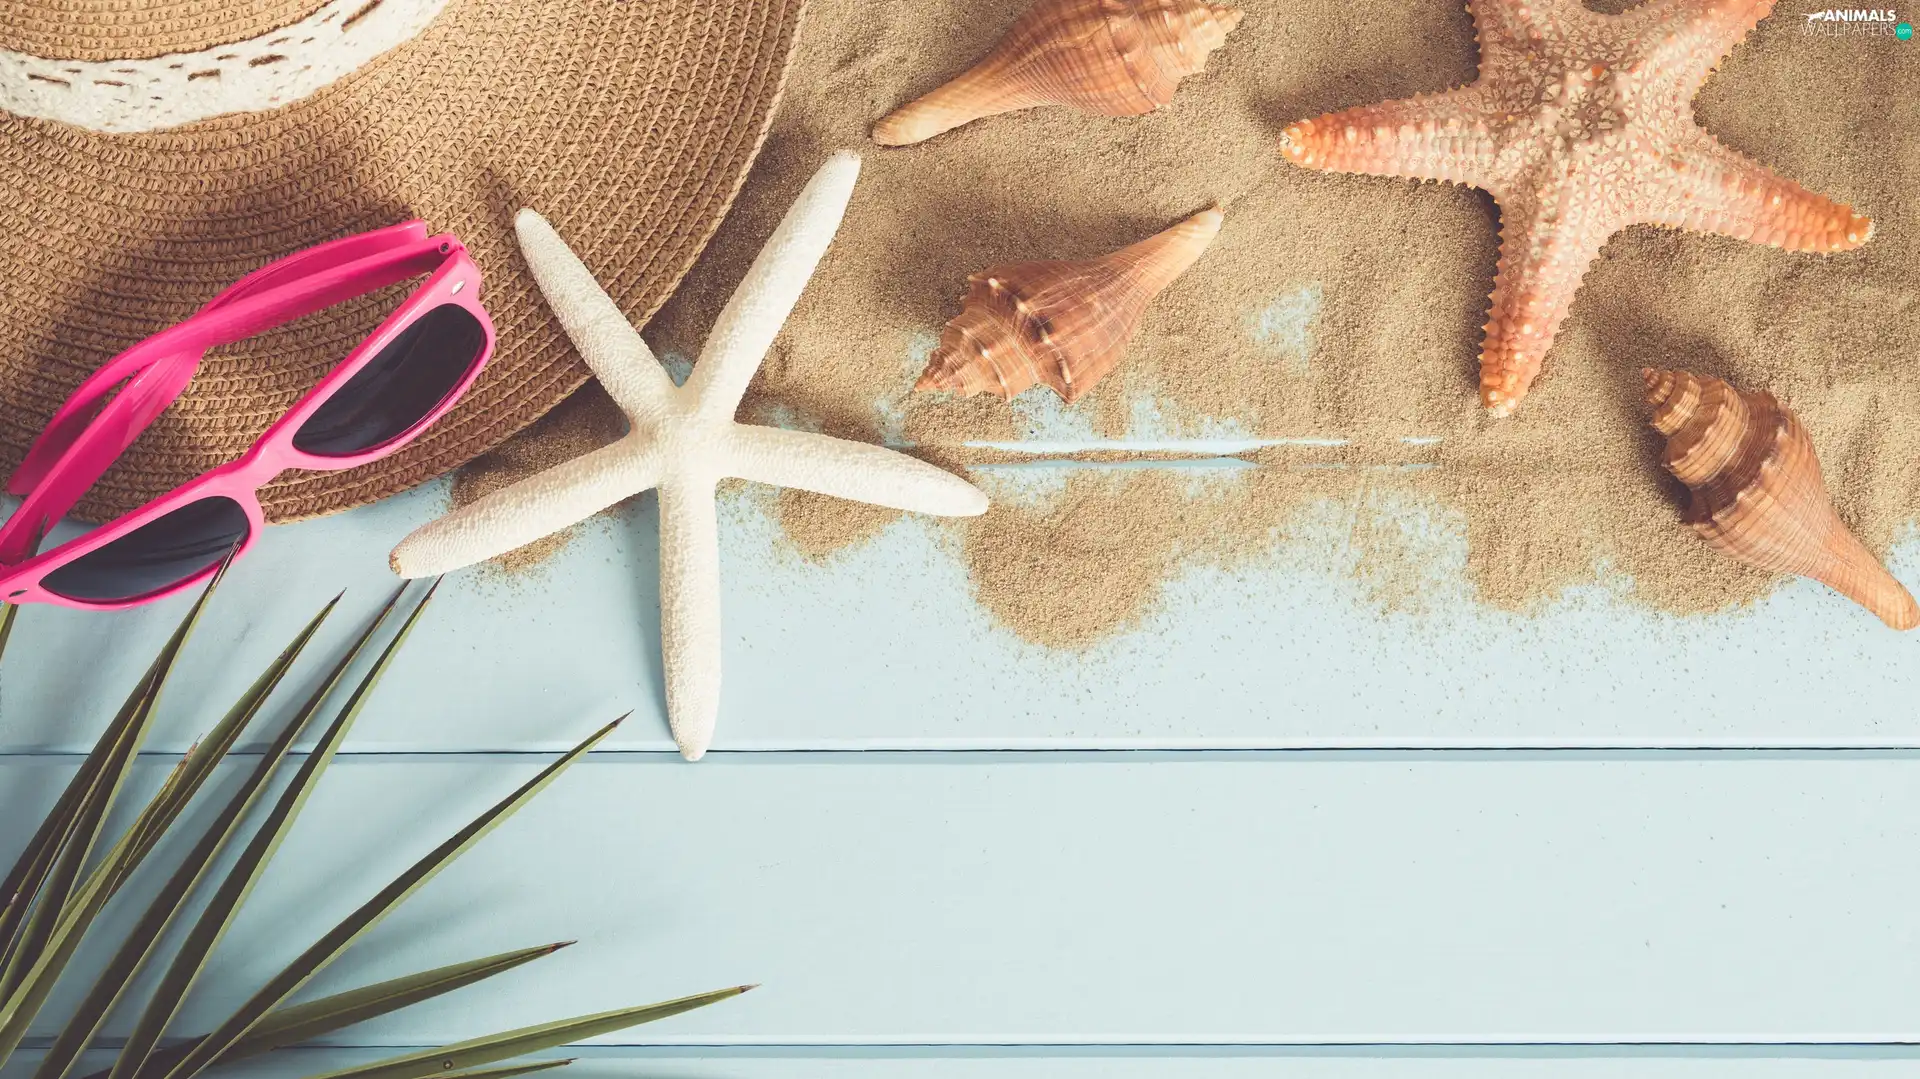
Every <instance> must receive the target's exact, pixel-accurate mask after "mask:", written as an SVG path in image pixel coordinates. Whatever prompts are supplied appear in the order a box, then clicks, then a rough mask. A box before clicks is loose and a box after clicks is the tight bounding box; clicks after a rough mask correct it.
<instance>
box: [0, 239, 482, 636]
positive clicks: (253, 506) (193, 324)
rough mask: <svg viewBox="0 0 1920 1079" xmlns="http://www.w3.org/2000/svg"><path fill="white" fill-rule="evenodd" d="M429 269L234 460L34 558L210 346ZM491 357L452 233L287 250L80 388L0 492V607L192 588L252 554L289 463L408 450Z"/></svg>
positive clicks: (122, 598) (350, 463) (473, 278)
mask: <svg viewBox="0 0 1920 1079" xmlns="http://www.w3.org/2000/svg"><path fill="white" fill-rule="evenodd" d="M421 274H426V275H428V276H427V279H426V281H424V282H423V283H421V284H420V286H419V287H418V288H416V289H414V291H413V294H412V295H411V296H409V297H407V299H406V301H405V302H404V303H402V304H401V305H400V306H399V308H398V309H396V310H395V311H394V312H393V313H392V314H391V315H388V316H387V319H386V321H385V322H382V323H381V324H380V326H379V328H378V329H376V330H374V331H373V334H372V335H371V336H370V337H368V338H367V339H366V340H365V341H363V342H362V343H361V344H360V346H359V347H358V348H355V349H354V350H353V352H352V353H351V354H349V355H348V356H347V358H346V359H345V360H344V361H342V362H341V364H340V365H339V366H338V367H335V368H334V369H333V371H332V372H331V373H329V374H328V375H327V377H326V378H324V379H322V380H321V382H320V384H319V385H318V386H315V387H314V388H313V390H312V391H311V392H309V393H308V394H307V395H306V396H305V397H303V398H301V399H300V403H299V404H297V405H295V406H293V408H292V410H290V411H289V412H288V413H287V414H286V415H285V416H282V417H281V418H280V419H279V420H277V421H275V422H274V424H273V426H271V427H269V428H267V431H266V433H265V434H263V435H261V436H260V438H259V439H258V440H257V441H255V442H254V444H253V446H252V448H250V449H248V450H247V452H246V453H245V454H243V455H242V456H241V457H240V458H239V459H238V460H236V461H233V462H231V463H229V464H225V465H222V466H220V467H219V468H216V469H214V470H213V471H211V472H208V473H206V474H204V475H202V476H200V477H199V478H198V479H195V480H192V481H190V482H188V483H186V484H183V485H181V486H180V487H178V488H175V489H174V490H173V491H171V492H169V493H167V494H165V495H163V496H161V497H160V498H156V499H154V500H153V501H152V502H149V503H147V504H146V505H144V506H142V507H140V508H139V509H137V510H135V511H133V512H132V513H129V514H127V515H126V516H124V517H121V518H119V519H117V520H115V521H113V522H112V523H110V524H107V525H104V526H102V527H100V528H97V529H94V530H93V531H91V532H88V533H87V534H86V535H84V536H80V537H78V538H77V539H73V540H70V541H68V542H66V543H63V544H61V545H60V546H58V547H55V548H54V549H53V550H51V551H48V552H46V553H45V554H39V555H36V554H35V550H36V548H37V547H38V546H39V544H40V541H41V540H42V538H44V536H45V535H46V532H47V530H48V528H50V527H51V526H52V525H53V523H54V522H55V521H57V520H59V519H60V517H61V516H63V515H64V514H65V513H66V512H67V511H68V510H70V509H72V508H73V505H74V503H75V502H77V501H78V500H79V498H80V496H81V495H82V494H84V493H86V490H87V488H89V487H91V486H92V485H93V483H94V481H96V480H98V479H99V478H100V476H101V475H102V474H103V473H105V472H106V470H107V468H108V467H109V466H110V465H112V464H113V462H114V461H115V460H116V459H117V458H118V457H119V456H120V454H122V453H123V452H125V451H126V449H127V447H129V446H131V445H133V443H134V440H135V439H137V438H139V437H140V433H141V432H142V431H144V430H146V428H147V425H148V424H150V423H152V422H153V420H154V419H155V417H157V416H159V415H160V413H161V412H162V411H164V410H165V409H166V407H167V406H168V405H170V404H172V403H173V401H174V399H175V398H177V397H179V396H180V393H181V392H182V391H183V390H185V389H186V387H187V383H189V382H191V381H192V380H193V375H194V372H195V370H196V369H198V367H199V366H200V359H201V357H202V356H203V355H205V353H206V351H207V349H209V348H213V347H215V346H217V345H224V344H229V343H231V342H234V341H240V340H244V339H246V338H248V337H251V336H253V335H255V334H258V333H260V332H262V331H264V330H268V329H271V328H273V327H275V326H278V325H281V324H283V323H287V322H291V321H293V320H294V319H298V318H302V317H304V316H306V315H310V314H313V313H314V312H316V311H320V310H322V309H324V308H327V307H331V306H333V305H334V304H337V303H341V302H343V301H345V300H349V299H352V298H353V297H355V296H362V295H365V294H367V293H370V292H375V291H377V290H379V289H382V288H385V287H387V286H389V285H394V284H398V283H400V282H402V281H405V280H407V279H409V278H413V277H418V276H420V275H421ZM492 351H493V322H492V320H490V319H489V318H488V317H487V312H486V309H485V308H483V307H481V306H480V269H479V267H477V266H475V265H474V264H473V260H472V259H470V258H468V257H467V249H466V248H465V247H463V246H462V245H461V244H460V241H459V240H457V239H455V238H454V237H453V236H452V235H450V234H447V233H442V234H440V235H438V236H429V235H427V227H426V225H425V224H424V223H422V222H419V221H409V222H406V223H405V224H400V225H394V226H392V227H390V228H384V229H378V230H376V231H373V232H364V233H361V234H359V235H357V236H348V237H344V238H342V239H339V240H334V241H332V242H329V243H324V244H321V245H319V246H318V247H310V248H308V249H307V250H305V251H301V252H299V253H297V254H293V255H289V256H287V257H286V258H283V259H280V260H279V261H277V262H273V263H270V264H268V265H266V266H263V267H261V268H260V269H258V270H255V271H254V272H252V273H250V274H248V275H247V276H245V277H243V278H241V279H240V280H239V281H236V282H235V283H234V284H233V285H231V286H229V287H228V289H227V290H226V291H225V292H222V293H221V294H220V295H218V296H216V297H214V299H213V301H212V302H210V303H208V304H207V305H206V306H205V307H202V308H201V309H200V310H199V311H197V312H195V313H194V314H193V316H192V317H190V318H188V319H187V320H186V321H184V322H181V323H179V324H178V325H175V326H171V327H169V328H167V329H165V330H162V331H161V332H160V333H157V334H155V335H153V336H152V337H149V338H147V339H146V340H144V341H142V342H140V343H139V344H137V345H135V346H133V347H132V348H130V349H128V350H126V351H125V352H122V353H121V354H120V355H118V356H115V357H114V358H113V359H112V360H111V361H109V362H108V363H107V364H106V366H104V367H102V368H100V370H98V371H96V372H94V373H93V374H92V375H91V376H90V377H88V379H87V380H86V381H85V382H83V383H81V384H80V388H79V389H77V390H75V391H74V393H73V396H72V397H70V398H68V399H67V403H66V404H65V405H62V406H61V408H60V411H59V412H57V413H55V414H54V417H53V419H52V420H51V421H49V422H48V424H47V429H46V430H45V431H43V432H41V434H40V437H39V438H38V439H36V440H35V441H34V444H33V447H32V448H31V449H30V450H28V451H27V456H26V459H25V460H24V461H22V462H21V463H20V468H19V470H18V471H16V472H15V473H14V474H13V478H12V479H11V480H10V481H8V483H7V492H8V493H9V494H13V495H19V496H23V497H24V499H25V500H24V501H23V502H22V503H21V504H20V508H19V509H18V510H17V511H15V512H14V514H13V516H12V517H10V518H9V519H8V520H7V523H6V524H5V525H4V526H0V601H4V602H6V603H58V604H61V605H63V606H67V607H86V608H94V609H101V610H118V609H121V608H125V607H132V606H135V605H137V604H141V603H146V602H149V601H151V600H156V599H159V598H161V597H162V596H167V595H171V594H173V593H175V592H178V591H181V590H182V589H186V588H190V587H192V586H193V585H195V584H197V583H199V582H201V581H204V580H205V579H206V578H207V577H208V576H210V575H211V574H212V573H213V572H214V571H215V570H216V569H217V568H219V565H220V563H221V562H222V561H223V560H225V559H226V558H227V556H228V555H229V554H233V555H234V556H235V557H238V555H239V554H241V553H244V552H245V551H246V550H247V548H249V547H251V546H252V545H253V542H254V540H255V539H256V538H257V537H258V536H259V534H260V529H261V528H262V527H263V526H264V525H265V523H266V520H265V517H264V516H263V515H262V513H261V510H260V496H259V490H260V488H261V487H264V486H266V485H267V484H268V483H271V482H272V481H273V479H274V477H275V476H278V475H279V474H280V473H281V472H282V471H283V470H285V469H289V468H303V469H311V470H315V471H332V470H336V469H343V468H353V467H354V466H356V465H363V464H366V463H367V462H369V461H376V460H379V459H380V458H382V457H385V456H387V455H388V454H390V453H393V452H394V451H395V450H398V449H399V448H400V447H402V446H405V445H406V444H407V443H409V442H411V441H413V439H414V438H415V437H417V436H418V435H419V434H420V432H421V431H423V430H425V429H426V428H427V427H428V426H429V425H430V424H432V423H433V422H434V421H435V420H438V419H439V418H440V417H441V416H443V415H445V414H446V412H447V410H448V409H450V408H452V407H453V406H454V403H455V402H457V401H459V399H460V396H461V395H462V394H464V393H466V392H467V388H468V387H469V386H471V385H473V381H474V379H475V378H477V377H478V376H479V374H480V369H481V368H482V367H485V366H486V363H487V357H488V356H489V355H490V354H491V353H492Z"/></svg>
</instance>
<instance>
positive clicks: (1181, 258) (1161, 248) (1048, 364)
mask: <svg viewBox="0 0 1920 1079" xmlns="http://www.w3.org/2000/svg"><path fill="white" fill-rule="evenodd" d="M1221 219H1222V215H1221V212H1220V208H1219V207H1218V206H1215V207H1211V208H1209V209H1206V210H1202V211H1200V212H1199V213H1197V214H1194V215H1193V216H1192V217H1189V218H1187V219H1186V220H1185V221H1182V222H1180V223H1179V224H1177V225H1174V226H1173V227H1172V228H1169V229H1167V230H1165V231H1164V232H1159V233H1156V234H1154V235H1152V236H1149V237H1147V238H1146V239H1144V240H1141V241H1140V242H1139V243H1136V244H1130V245H1128V246H1126V247H1123V248H1121V249H1120V250H1118V251H1115V252H1113V253H1112V254H1108V255H1102V256H1100V257H1099V258H1092V259H1084V260H1080V261H1072V262H1068V261H1048V262H1015V263H1008V264H1005V265H1000V266H990V267H988V268H987V269H985V270H982V271H980V272H979V273H977V274H974V275H973V276H971V277H969V278H967V284H968V289H967V295H966V296H965V298H964V299H963V300H962V301H961V308H960V313H959V314H958V315H956V316H955V317H954V318H953V320H952V321H950V322H948V323H947V325H946V329H945V330H943V331H942V332H941V334H940V344H939V345H938V346H937V347H936V348H935V349H934V350H933V353H932V354H931V355H930V356H928V357H927V369H926V373H924V374H922V375H921V376H920V381H919V382H917V383H915V384H914V389H916V390H951V391H953V392H955V393H958V394H961V395H963V396H965V395H970V394H976V393H994V394H998V395H999V396H1001V397H1003V398H1011V397H1013V395H1014V394H1017V393H1019V392H1020V391H1021V390H1024V389H1026V388H1027V387H1029V386H1032V385H1033V384H1035V383H1036V382H1038V383H1044V384H1046V385H1048V386H1051V387H1053V390H1054V392H1056V393H1058V394H1059V395H1060V396H1062V397H1064V398H1066V399H1067V401H1068V402H1069V403H1071V402H1073V401H1077V400H1079V399H1080V396H1081V395H1082V394H1084V393H1086V392H1087V391H1088V390H1090V389H1092V388H1093V387H1094V384H1095V383H1098V382H1099V381H1100V379H1101V378H1102V377H1104V376H1105V375H1106V373H1107V372H1108V371H1111V370H1113V368H1114V365H1115V364H1117V363H1119V362H1120V358H1121V357H1122V356H1124V355H1125V354H1126V351H1127V344H1128V342H1130V341H1131V340H1132V339H1133V332H1134V329H1135V328H1136V327H1137V326H1138V325H1139V323H1140V315H1141V313H1142V312H1144V311H1146V309H1147V305H1148V304H1149V303H1152V302H1153V298H1154V297H1155V296H1157V295H1159V294H1160V290H1161V289H1164V288H1166V287H1167V286H1168V285H1169V284H1171V283H1172V282H1173V279H1174V278H1176V277H1179V276H1180V275H1181V274H1183V273H1185V272H1186V270H1187V268H1188V267H1189V266H1192V265H1193V263H1194V261H1195V260H1196V259H1198V258H1199V257H1200V255H1201V253H1202V252H1204V251H1205V250H1206V249H1207V245H1209V244H1211V243H1212V242H1213V238H1214V237H1215V236H1216V235H1218V234H1219V232H1220V222H1221Z"/></svg>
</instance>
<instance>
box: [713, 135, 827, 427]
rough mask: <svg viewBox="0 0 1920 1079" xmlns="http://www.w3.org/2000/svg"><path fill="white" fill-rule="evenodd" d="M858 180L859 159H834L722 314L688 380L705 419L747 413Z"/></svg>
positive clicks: (817, 174) (804, 191) (821, 171)
mask: <svg viewBox="0 0 1920 1079" xmlns="http://www.w3.org/2000/svg"><path fill="white" fill-rule="evenodd" d="M859 175H860V158H859V157H858V156H856V155H854V154H852V153H848V152H846V151H841V152H840V153H837V154H834V155H833V156H831V157H829V158H827V161H826V164H824V165H821V166H820V169H819V171H818V172H815V173H814V174H813V179H811V180H809V181H807V186H806V187H805V188H804V189H802V190H801V192H800V197H799V198H797V199H795V200H794V203H793V206H792V207H791V208H790V209H788V210H787V216H786V217H784V218H782V219H781V221H780V227H779V228H777V229H775V230H774V232H773V236H772V237H771V238H769V239H768V240H767V243H766V246H765V247H762V248H761V249H760V255H759V257H757V258H755V259H754V260H753V266H752V267H751V268H749V269H748V270H747V276H746V277H745V279H743V280H742V281H741V282H740V287H739V288H738V289H735V290H734V293H733V296H732V298H730V299H729V300H728V301H727V306H726V307H725V308H723V309H722V310H721V311H720V317H719V318H718V319H717V320H715V322H714V324H713V332H712V333H711V334H710V335H709V336H708V337H707V343H706V346H705V347H704V348H702V349H701V350H700V361H699V362H698V363H697V364H695V365H694V368H693V375H692V377H690V378H689V379H688V380H687V387H686V388H687V391H688V392H689V393H691V394H692V395H693V396H694V397H695V398H696V399H697V400H698V401H699V406H698V408H699V410H700V413H701V414H702V415H705V416H708V417H710V418H731V417H732V416H733V413H734V411H735V410H736V409H737V408H739V407H740V398H741V397H742V396H744V395H745V394H746V392H747V384H748V383H749V382H752V381H753V374H754V372H755V371H758V370H759V369H760V363H761V361H762V360H764V359H765V358H766V355H767V350H768V349H769V348H771V347H773V339H774V337H776V336H777V335H778V334H779V333H780V326H781V324H782V323H784V322H786V320H787V314H788V313H789V312H791V311H792V310H793V305H794V304H795V303H797V302H798V301H799V299H800V293H801V291H802V290H804V289H805V288H806V287H807V279H808V278H809V277H811V276H813V270H814V267H815V266H818V265H819V264H820V258H821V256H822V255H824V254H826V251H827V245H828V244H829V243H831V242H832V241H833V235H834V233H835V232H837V231H839V229H840V218H841V216H842V215H844V214H845V213H846V209H847V201H848V200H849V199H851V198H852V197H853V183H854V180H856V179H857V178H858V177H859Z"/></svg>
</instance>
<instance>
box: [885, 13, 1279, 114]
mask: <svg viewBox="0 0 1920 1079" xmlns="http://www.w3.org/2000/svg"><path fill="white" fill-rule="evenodd" d="M1241 14H1242V12H1240V11H1237V10H1235V9H1233V8H1230V7H1224V6H1222V5H1219V4H1208V3H1203V2H1201V0H1034V4H1033V6H1032V7H1030V8H1028V9H1027V11H1026V13H1025V14H1023V15H1021V16H1020V18H1019V21H1017V22H1015V23H1014V24H1013V27H1012V29H1010V30H1008V31H1007V34H1006V36H1005V37H1003V38H1001V39H1000V42H999V44H997V45H995V46H994V47H993V51H992V52H990V53H988V54H987V55H986V58H985V59H983V60H981V61H980V62H979V63H977V64H975V65H974V66H973V67H972V68H971V69H969V70H968V71H967V72H966V73H965V74H963V75H961V76H960V77H959V78H957V79H954V80H953V81H952V82H949V83H947V84H946V85H945V86H942V87H940V88H939V89H938V90H935V91H933V92H932V93H930V94H928V95H926V96H925V97H923V98H920V99H919V100H917V101H913V102H910V103H908V104H906V105H903V106H901V107H900V108H898V109H895V110H894V111H893V112H891V113H889V114H888V115H887V116H886V117H885V118H884V119H882V120H881V121H880V122H879V123H877V124H875V125H873V141H875V142H877V143H879V144H880V145H882V146H905V145H907V144H909V143H915V142H921V141H924V140H926V139H930V138H932V137H934V136H935V135H938V134H940V133H941V132H943V131H951V130H953V129H954V128H956V127H959V126H960V125H961V124H965V123H971V122H972V121H974V120H978V119H980V118H981V117H983V116H995V115H998V114H999V113H1003V112H1012V111H1013V110H1015V109H1026V108H1032V107H1033V106H1035V105H1072V106H1074V107H1076V108H1079V109H1083V110H1085V111H1087V112H1094V113H1100V114H1103V115H1106V116H1138V115H1141V114H1142V113H1148V112H1152V111H1153V110H1155V109H1157V108H1159V107H1160V106H1162V105H1165V104H1166V103H1167V102H1169V101H1172V100H1173V93H1174V91H1175V90H1176V89H1178V88H1179V86H1180V80H1181V79H1184V78H1186V77H1187V76H1188V75H1191V74H1193V73H1194V72H1196V71H1199V70H1200V69H1201V68H1204V67H1206V66H1207V56H1208V54H1210V53H1212V52H1213V50H1215V49H1217V48H1219V47H1220V45H1221V43H1222V42H1224V41H1226V39H1227V34H1228V33H1229V32H1231V31H1232V30H1233V28H1234V27H1235V26H1238V25H1239V24H1240V17H1241Z"/></svg>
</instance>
